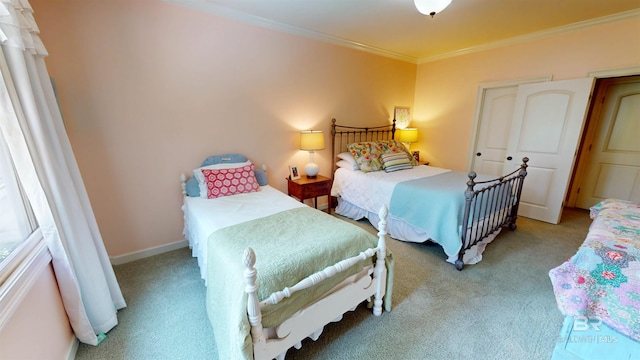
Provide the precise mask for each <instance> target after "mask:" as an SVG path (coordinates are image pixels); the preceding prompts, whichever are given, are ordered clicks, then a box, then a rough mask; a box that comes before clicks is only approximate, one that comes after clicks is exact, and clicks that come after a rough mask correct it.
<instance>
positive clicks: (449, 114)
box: [411, 17, 640, 170]
mask: <svg viewBox="0 0 640 360" xmlns="http://www.w3.org/2000/svg"><path fill="white" fill-rule="evenodd" d="M639 35H640V18H638V17H636V18H635V19H632V20H626V21H621V22H617V23H609V24H604V25H600V26H594V27H589V28H585V29H581V30H577V31H573V32H570V33H563V34H558V35H554V36H549V37H545V38H540V39H537V40H532V41H528V42H525V43H520V44H517V45H512V46H506V47H501V48H498V49H493V50H487V51H483V52H477V53H472V54H469V55H465V56H458V57H455V58H450V59H445V60H441V61H437V62H429V63H425V64H421V65H419V66H418V75H417V79H416V93H415V99H414V109H413V113H412V117H413V125H414V126H416V127H418V128H419V133H420V143H419V144H413V145H412V147H411V148H412V150H420V151H421V158H423V159H424V160H427V161H430V162H431V165H435V166H440V167H446V168H453V169H457V170H464V169H465V168H466V165H467V155H468V152H469V146H470V143H471V131H472V126H473V120H474V112H475V107H476V98H477V95H478V85H479V84H480V83H485V82H495V81H506V80H514V79H524V78H532V77H539V76H553V80H563V79H571V78H581V77H586V76H587V73H588V72H590V71H594V70H604V69H610V68H618V67H629V66H639V65H640V43H639V42H638V36H639Z"/></svg>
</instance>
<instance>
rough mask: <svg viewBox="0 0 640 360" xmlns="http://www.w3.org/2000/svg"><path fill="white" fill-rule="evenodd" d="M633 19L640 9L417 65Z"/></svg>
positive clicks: (500, 42)
mask: <svg viewBox="0 0 640 360" xmlns="http://www.w3.org/2000/svg"><path fill="white" fill-rule="evenodd" d="M635 17H640V9H636V10H629V11H625V12H621V13H618V14H613V15H608V16H603V17H599V18H596V19H591V20H585V21H580V22H577V23H573V24H569V25H565V26H560V27H557V28H553V29H548V30H544V31H538V32H533V33H530V34H526V35H522V36H516V37H512V38H509V39H505V40H500V41H495V42H492V43H487V44H483V45H479V46H472V47H469V48H465V49H460V50H455V51H451V52H448V53H443V54H439V55H434V56H429V57H425V58H420V59H418V64H424V63H428V62H433V61H437V60H443V59H447V58H452V57H456V56H461V55H467V54H471V53H475V52H480V51H485V50H491V49H497V48H500V47H504V46H509V45H516V44H519V43H524V42H527V41H531V40H536V39H541V38H544V37H547V36H553V35H558V34H563V33H567V32H571V31H576V30H580V29H585V28H588V27H592V26H598V25H603V24H608V23H614V22H618V21H623V20H627V19H632V18H635Z"/></svg>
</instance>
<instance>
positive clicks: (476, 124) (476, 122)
mask: <svg viewBox="0 0 640 360" xmlns="http://www.w3.org/2000/svg"><path fill="white" fill-rule="evenodd" d="M552 79H553V75H546V76H539V77H532V78H524V79H515V80H502V81H493V82H485V83H480V84H478V95H477V98H476V109H475V111H474V115H473V125H472V127H471V140H470V141H469V144H470V146H469V151H468V153H467V172H469V171H471V168H472V164H473V159H474V156H475V152H476V145H477V143H478V130H479V129H480V117H481V114H482V109H483V107H484V93H485V91H486V90H487V89H497V88H502V87H510V86H518V85H522V84H532V83H537V82H545V81H551V80H552Z"/></svg>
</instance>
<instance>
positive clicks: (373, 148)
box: [331, 119, 528, 270]
mask: <svg viewBox="0 0 640 360" xmlns="http://www.w3.org/2000/svg"><path fill="white" fill-rule="evenodd" d="M331 126H332V131H331V132H332V135H333V136H332V152H333V154H332V155H333V158H334V169H335V171H334V173H333V185H332V190H331V195H332V196H333V197H334V198H336V199H337V206H336V213H337V214H339V215H342V216H346V217H349V218H351V219H356V220H357V219H362V218H367V219H369V221H370V222H371V223H372V224H373V225H374V226H375V224H376V223H377V222H378V220H379V219H378V217H377V214H376V213H377V210H376V209H378V208H379V207H381V206H387V207H388V208H389V215H388V232H389V235H390V236H391V237H393V238H395V239H398V240H402V241H410V242H426V241H431V242H435V243H437V244H439V245H440V246H442V248H443V250H444V252H445V254H446V255H447V261H448V262H450V263H453V264H455V266H456V268H457V269H458V270H462V268H463V267H464V265H465V264H475V263H477V262H479V261H480V260H481V259H482V253H483V251H484V249H485V247H486V245H487V244H488V243H490V242H491V241H493V239H494V238H495V237H496V236H497V235H498V233H499V232H500V231H501V229H502V228H503V227H508V228H509V229H511V230H515V228H516V219H517V213H518V205H519V202H520V195H521V191H522V185H523V182H524V178H525V177H526V175H527V172H526V169H527V161H528V159H527V158H524V159H523V162H522V165H521V166H520V167H519V168H518V169H516V170H515V171H513V172H511V173H510V174H507V175H504V176H502V177H500V178H497V179H496V178H491V177H488V176H485V175H481V174H476V173H473V172H472V173H464V172H459V171H452V170H449V169H443V168H438V167H433V166H426V165H419V164H418V163H417V162H416V161H415V159H414V158H413V157H412V155H411V154H409V152H408V151H407V149H406V147H405V146H404V145H403V144H402V143H400V142H398V141H395V140H394V133H395V121H394V123H393V124H391V125H384V126H378V127H366V128H365V127H350V126H342V125H337V124H336V120H335V119H333V121H332V125H331Z"/></svg>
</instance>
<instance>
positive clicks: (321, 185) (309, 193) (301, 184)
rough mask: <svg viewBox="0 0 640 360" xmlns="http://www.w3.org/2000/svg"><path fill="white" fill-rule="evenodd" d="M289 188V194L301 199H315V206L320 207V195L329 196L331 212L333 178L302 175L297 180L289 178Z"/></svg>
mask: <svg viewBox="0 0 640 360" xmlns="http://www.w3.org/2000/svg"><path fill="white" fill-rule="evenodd" d="M287 188H288V193H289V196H293V197H295V198H298V199H300V202H304V201H305V200H306V199H313V206H314V207H315V208H316V209H317V208H318V201H317V200H318V199H317V198H318V196H325V195H326V196H327V212H328V213H329V214H331V179H329V178H328V177H325V176H322V175H318V176H316V177H315V178H311V179H310V178H307V177H306V176H302V177H301V178H300V179H297V180H290V179H289V178H287Z"/></svg>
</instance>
